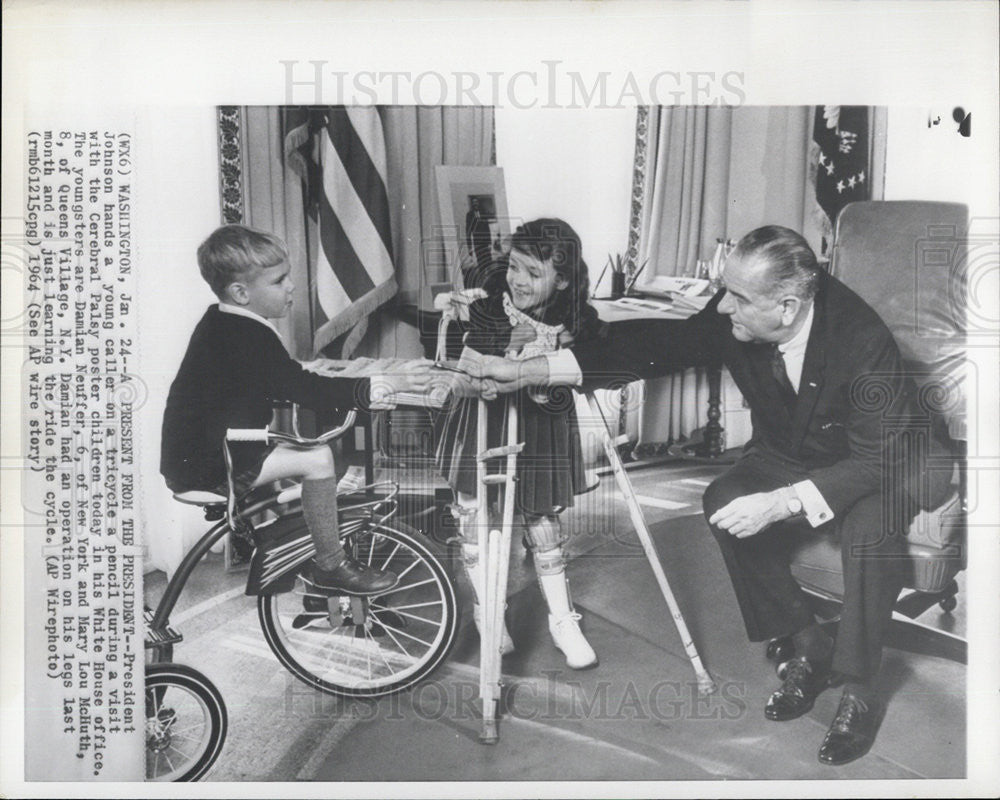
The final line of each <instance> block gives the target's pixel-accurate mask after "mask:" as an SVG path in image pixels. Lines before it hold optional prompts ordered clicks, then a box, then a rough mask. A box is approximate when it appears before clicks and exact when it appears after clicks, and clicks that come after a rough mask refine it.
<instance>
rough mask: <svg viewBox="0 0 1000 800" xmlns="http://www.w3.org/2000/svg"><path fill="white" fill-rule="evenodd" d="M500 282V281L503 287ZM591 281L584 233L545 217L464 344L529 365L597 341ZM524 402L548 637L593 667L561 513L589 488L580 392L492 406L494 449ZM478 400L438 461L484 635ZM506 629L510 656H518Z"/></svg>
mask: <svg viewBox="0 0 1000 800" xmlns="http://www.w3.org/2000/svg"><path fill="white" fill-rule="evenodd" d="M496 283H501V282H499V281H498V282H496ZM588 293H589V280H588V277H587V265H586V264H585V263H584V260H583V257H582V253H581V247H580V237H579V236H577V234H576V232H575V231H574V230H573V229H572V228H571V227H570V226H569V225H568V224H567V223H566V222H564V221H562V220H560V219H539V220H535V221H533V222H529V223H526V224H524V225H522V226H520V227H519V228H518V229H517V230H516V231H515V233H514V235H513V237H512V239H511V243H510V253H509V256H508V257H507V269H506V286H500V287H497V286H494V288H493V291H487V292H483V294H485V297H482V298H481V299H479V300H476V301H474V302H472V303H471V305H470V306H469V308H468V322H467V323H466V328H467V332H466V335H465V340H464V341H465V345H466V347H467V348H470V349H471V350H473V351H476V352H478V353H481V354H484V355H505V356H506V357H507V358H511V359H515V360H518V359H523V358H530V357H533V356H538V355H542V354H544V353H550V352H553V351H556V350H557V349H558V348H559V347H560V346H563V345H566V344H568V343H569V342H572V341H580V340H581V339H585V338H586V337H588V336H590V335H592V334H593V333H594V331H595V330H596V328H597V326H598V319H597V314H596V312H595V311H594V309H593V308H592V307H591V306H590V305H589V304H588V302H587V296H588ZM506 402H512V403H516V404H517V410H518V414H517V416H518V417H519V420H520V423H519V424H520V431H519V432H516V433H515V437H516V439H517V440H518V441H520V442H523V443H524V447H523V448H522V449H521V450H520V452H519V453H518V455H517V468H516V474H517V482H516V506H517V510H518V511H519V512H520V514H521V515H522V517H523V519H524V525H525V529H526V532H527V537H526V538H527V542H528V544H529V546H530V548H531V550H532V556H533V561H534V566H535V571H536V573H537V575H538V580H539V584H540V586H541V590H542V595H543V597H544V598H545V602H546V605H547V607H548V622H549V632H550V633H551V635H552V639H553V642H554V643H555V646H556V647H557V648H558V649H559V650H561V651H562V653H563V654H564V655H565V657H566V663H567V666H569V667H571V668H573V669H586V668H588V667H592V666H595V665H596V664H597V656H596V654H595V653H594V650H593V648H592V647H591V646H590V644H589V643H588V642H587V639H586V638H585V637H584V635H583V632H582V631H581V629H580V625H579V621H580V619H581V616H580V614H579V613H577V612H576V610H575V609H574V608H573V604H572V601H571V600H570V593H569V585H568V583H567V580H566V553H565V549H564V544H565V543H566V541H567V539H568V536H567V534H566V532H565V531H564V530H563V528H562V526H561V525H560V522H559V515H560V513H561V512H562V511H563V510H564V509H565V508H567V507H569V506H571V505H572V504H573V496H574V495H576V494H579V493H581V492H583V491H585V490H586V489H588V488H591V487H588V486H587V485H586V477H585V471H584V466H583V458H582V453H581V447H580V437H579V433H578V430H577V425H576V411H575V401H574V397H573V392H572V390H570V389H569V388H568V387H550V388H547V389H545V388H539V389H531V390H521V391H519V392H517V393H515V394H514V395H512V396H510V397H509V400H507V399H505V398H504V397H501V398H498V399H496V400H494V401H492V402H490V403H488V404H487V405H486V406H485V407H486V408H487V409H488V412H487V439H488V444H489V447H491V448H495V447H501V446H503V445H504V444H505V443H507V442H508V438H509V437H508V432H507V431H506V425H507V419H508V416H507V414H505V413H504V410H505V408H506V405H505V403H506ZM479 407H480V406H479V404H478V401H477V400H476V399H473V398H464V399H458V400H456V401H455V402H453V403H452V405H451V407H450V408H449V410H448V412H447V414H446V416H445V417H444V419H443V423H442V424H441V426H440V431H439V440H438V448H437V462H438V466H439V468H440V470H441V472H442V474H443V475H444V476H445V478H446V479H447V481H448V483H449V484H450V486H451V487H452V489H453V491H454V492H455V497H456V506H455V508H456V513H457V516H458V518H459V529H460V532H461V537H462V558H463V562H464V565H465V568H466V571H467V573H468V576H469V579H470V582H471V583H472V586H473V587H474V590H475V592H476V604H475V607H474V619H475V621H476V625H477V628H479V630H480V633H482V630H483V625H482V614H483V612H482V606H483V603H484V601H485V598H483V597H481V596H480V593H481V591H482V587H483V586H485V582H484V579H483V575H482V574H481V570H482V566H481V556H482V555H483V554H481V553H480V546H479V544H478V541H477V526H479V525H484V526H485V525H488V521H486V520H479V519H478V517H479V516H480V515H481V514H480V513H477V500H476V493H477V483H478V482H477V461H476V459H477V455H478V454H477V452H476V450H477V421H478V410H477V409H478V408H479ZM513 648H514V645H513V642H512V641H511V639H510V635H509V633H508V632H507V629H506V627H504V629H503V634H502V647H501V651H502V652H504V653H507V652H510V651H511V650H513Z"/></svg>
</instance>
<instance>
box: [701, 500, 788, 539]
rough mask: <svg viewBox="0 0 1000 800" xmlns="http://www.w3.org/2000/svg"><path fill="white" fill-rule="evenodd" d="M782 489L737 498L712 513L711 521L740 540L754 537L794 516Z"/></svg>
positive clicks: (709, 519)
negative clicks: (776, 523)
mask: <svg viewBox="0 0 1000 800" xmlns="http://www.w3.org/2000/svg"><path fill="white" fill-rule="evenodd" d="M783 491H784V490H782V489H776V490H775V491H773V492H757V493H756V494H748V495H744V496H743V497H737V498H736V499H735V500H733V501H732V502H731V503H729V504H728V505H725V506H723V507H722V508H720V509H719V510H718V511H716V512H715V513H714V514H712V516H711V517H709V518H708V521H709V523H711V524H712V525H716V526H718V527H719V528H722V529H723V530H724V531H727V532H728V533H730V534H732V535H733V536H735V537H736V538H737V539H745V538H747V537H748V536H753V535H754V534H757V533H760V532H761V531H762V530H764V529H765V528H768V527H770V526H771V525H773V524H774V523H775V522H781V520H783V519H788V518H789V517H790V516H791V512H789V510H788V504H787V502H786V501H785V497H784V495H783Z"/></svg>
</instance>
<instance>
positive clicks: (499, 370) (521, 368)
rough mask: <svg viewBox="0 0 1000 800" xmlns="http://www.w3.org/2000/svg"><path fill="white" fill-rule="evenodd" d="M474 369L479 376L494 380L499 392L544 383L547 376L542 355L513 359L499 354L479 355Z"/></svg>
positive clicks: (547, 371)
mask: <svg viewBox="0 0 1000 800" xmlns="http://www.w3.org/2000/svg"><path fill="white" fill-rule="evenodd" d="M476 369H477V373H478V375H479V376H480V377H483V378H491V379H492V380H493V381H495V383H496V387H497V391H498V392H499V393H500V394H506V393H508V392H515V391H517V390H518V389H523V388H524V387H526V386H538V385H540V384H545V383H546V382H547V381H548V377H549V368H548V362H547V361H546V360H545V358H543V357H539V358H529V359H526V360H524V361H513V360H511V359H509V358H501V357H500V356H480V357H479V359H477V365H476Z"/></svg>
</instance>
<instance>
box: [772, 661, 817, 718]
mask: <svg viewBox="0 0 1000 800" xmlns="http://www.w3.org/2000/svg"><path fill="white" fill-rule="evenodd" d="M830 677H831V673H830V662H829V661H809V660H808V659H806V658H804V657H799V658H793V659H791V660H790V661H788V662H787V664H786V670H785V679H784V681H783V682H782V684H781V688H780V689H778V691H776V692H775V693H774V694H772V695H771V696H770V698H768V701H767V704H766V705H765V706H764V716H765V717H767V718H768V719H771V720H775V721H776V722H784V721H785V720H789V719H796V718H797V717H801V716H802V715H803V714H805V713H806V712H807V711H809V709H811V708H812V707H813V704H814V703H815V702H816V698H817V696H818V695H819V693H820V692H822V691H823V690H824V689H825V688H826V687H827V686H829V685H830Z"/></svg>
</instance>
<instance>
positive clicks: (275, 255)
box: [198, 225, 288, 296]
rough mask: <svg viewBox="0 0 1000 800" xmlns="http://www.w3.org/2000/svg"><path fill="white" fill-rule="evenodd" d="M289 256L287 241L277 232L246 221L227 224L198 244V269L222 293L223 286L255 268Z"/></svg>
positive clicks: (275, 264)
mask: <svg viewBox="0 0 1000 800" xmlns="http://www.w3.org/2000/svg"><path fill="white" fill-rule="evenodd" d="M287 258H288V250H287V249H286V248H285V243H284V242H282V241H281V239H279V238H278V237H277V236H275V235H273V234H270V233H264V232H263V231H257V230H254V229H253V228H248V227H247V226H246V225H223V226H222V227H221V228H216V229H215V230H214V231H213V232H212V234H211V235H210V236H209V237H208V238H207V239H206V240H205V241H204V242H202V243H201V246H200V247H199V248H198V269H200V270H201V277H203V278H204V279H205V281H206V282H207V283H208V285H209V286H211V287H212V291H213V292H215V294H216V295H219V296H221V295H222V290H223V289H225V288H226V287H227V286H228V285H229V284H231V283H232V282H233V281H236V280H239V279H240V278H243V277H245V276H246V274H247V273H248V272H250V271H251V270H253V269H254V268H259V269H267V268H268V267H274V266H277V265H278V264H280V263H281V262H282V261H284V260H286V259H287Z"/></svg>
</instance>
